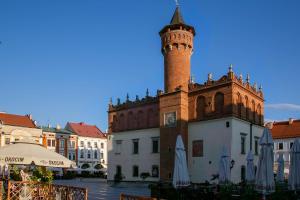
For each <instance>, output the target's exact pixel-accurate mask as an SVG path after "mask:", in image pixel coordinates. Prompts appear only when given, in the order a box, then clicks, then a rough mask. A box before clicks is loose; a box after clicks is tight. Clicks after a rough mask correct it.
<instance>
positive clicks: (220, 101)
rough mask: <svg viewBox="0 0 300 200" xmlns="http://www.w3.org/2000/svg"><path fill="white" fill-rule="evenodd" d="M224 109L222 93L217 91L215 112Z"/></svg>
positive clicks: (221, 111)
mask: <svg viewBox="0 0 300 200" xmlns="http://www.w3.org/2000/svg"><path fill="white" fill-rule="evenodd" d="M223 109H224V94H223V93H221V92H217V93H216V95H215V111H216V113H223Z"/></svg>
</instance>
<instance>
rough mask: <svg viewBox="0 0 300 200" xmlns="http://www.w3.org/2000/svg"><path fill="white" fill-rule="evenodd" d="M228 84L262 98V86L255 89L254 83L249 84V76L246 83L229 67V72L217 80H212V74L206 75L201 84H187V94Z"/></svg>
mask: <svg viewBox="0 0 300 200" xmlns="http://www.w3.org/2000/svg"><path fill="white" fill-rule="evenodd" d="M230 83H236V84H238V85H239V86H241V87H242V88H244V89H246V90H247V91H250V92H251V93H252V94H254V95H256V96H258V97H260V98H263V92H262V86H261V85H260V87H259V88H258V89H257V84H256V83H254V84H253V85H251V84H250V76H249V75H247V78H246V81H244V80H243V76H242V75H239V76H236V75H235V74H234V72H233V70H232V66H230V67H229V72H228V73H227V75H224V76H222V77H221V78H220V79H218V80H213V78H212V74H211V73H210V74H209V75H208V79H207V81H206V82H204V83H203V84H199V83H190V84H189V92H194V91H198V90H203V89H208V88H213V87H216V86H221V85H224V84H230Z"/></svg>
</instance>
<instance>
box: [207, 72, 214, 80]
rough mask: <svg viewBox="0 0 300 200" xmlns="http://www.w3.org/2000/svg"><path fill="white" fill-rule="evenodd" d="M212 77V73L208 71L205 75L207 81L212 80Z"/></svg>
mask: <svg viewBox="0 0 300 200" xmlns="http://www.w3.org/2000/svg"><path fill="white" fill-rule="evenodd" d="M212 77H213V75H212V73H209V74H208V75H207V80H208V81H212Z"/></svg>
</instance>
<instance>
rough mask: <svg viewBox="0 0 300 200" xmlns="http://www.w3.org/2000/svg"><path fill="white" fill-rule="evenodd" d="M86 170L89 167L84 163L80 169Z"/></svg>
mask: <svg viewBox="0 0 300 200" xmlns="http://www.w3.org/2000/svg"><path fill="white" fill-rule="evenodd" d="M87 168H90V165H89V164H87V163H84V164H83V165H82V166H81V169H87Z"/></svg>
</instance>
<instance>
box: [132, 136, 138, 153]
mask: <svg viewBox="0 0 300 200" xmlns="http://www.w3.org/2000/svg"><path fill="white" fill-rule="evenodd" d="M132 142H133V154H138V153H139V139H134V140H132Z"/></svg>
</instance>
